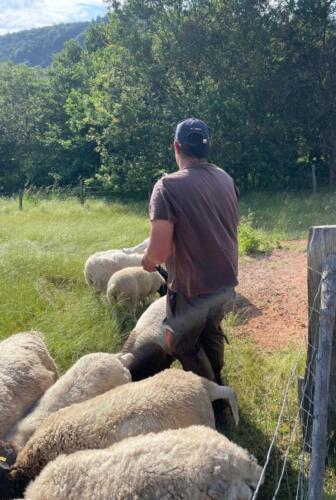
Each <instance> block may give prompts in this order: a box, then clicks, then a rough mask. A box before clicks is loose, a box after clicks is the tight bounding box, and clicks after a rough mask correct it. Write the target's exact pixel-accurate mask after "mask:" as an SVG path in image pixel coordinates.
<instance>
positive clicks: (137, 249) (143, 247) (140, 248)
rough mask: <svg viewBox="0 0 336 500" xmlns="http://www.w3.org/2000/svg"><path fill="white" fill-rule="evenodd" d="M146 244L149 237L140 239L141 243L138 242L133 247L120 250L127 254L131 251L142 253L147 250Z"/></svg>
mask: <svg viewBox="0 0 336 500" xmlns="http://www.w3.org/2000/svg"><path fill="white" fill-rule="evenodd" d="M148 244H149V238H147V239H145V240H144V241H142V242H141V243H139V244H138V245H136V246H135V247H130V248H123V249H122V250H123V252H125V253H127V254H131V253H142V254H143V253H144V252H145V250H147V248H148Z"/></svg>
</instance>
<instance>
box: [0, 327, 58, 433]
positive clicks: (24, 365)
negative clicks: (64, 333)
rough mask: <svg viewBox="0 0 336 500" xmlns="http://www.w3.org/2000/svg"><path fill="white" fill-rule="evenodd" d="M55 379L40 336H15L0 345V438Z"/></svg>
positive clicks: (47, 353)
mask: <svg viewBox="0 0 336 500" xmlns="http://www.w3.org/2000/svg"><path fill="white" fill-rule="evenodd" d="M57 378H58V373H57V368H56V366H55V363H54V361H53V360H52V358H51V357H50V355H49V352H48V349H47V346H46V345H45V343H44V340H43V336H42V334H41V333H39V332H29V333H26V332H25V333H18V334H16V335H11V336H10V337H8V338H7V339H6V340H4V341H2V342H1V343H0V438H3V437H4V436H5V434H6V433H7V432H8V431H9V429H11V427H12V426H13V425H14V424H15V423H16V422H17V421H18V420H19V419H20V418H21V417H22V416H23V415H24V414H25V413H26V412H27V411H28V410H29V408H30V407H31V406H32V405H33V404H34V403H35V402H36V401H37V400H38V399H39V398H40V397H41V396H42V395H43V394H44V393H45V391H46V390H47V389H48V388H49V387H50V386H51V385H52V384H53V383H54V382H55V381H56V380H57Z"/></svg>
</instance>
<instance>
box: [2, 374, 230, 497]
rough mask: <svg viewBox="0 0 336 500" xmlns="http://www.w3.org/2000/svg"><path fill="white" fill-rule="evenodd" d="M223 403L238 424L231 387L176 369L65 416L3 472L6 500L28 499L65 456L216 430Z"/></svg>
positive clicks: (53, 419) (42, 430)
mask: <svg viewBox="0 0 336 500" xmlns="http://www.w3.org/2000/svg"><path fill="white" fill-rule="evenodd" d="M221 398H223V399H227V400H228V401H229V403H230V404H231V408H232V412H233V415H234V416H235V420H236V422H238V406H237V402H236V398H235V394H234V392H233V390H232V389H231V388H230V387H225V386H219V385H217V384H215V383H214V382H210V381H209V380H207V379H204V378H201V377H199V376H197V375H195V374H193V373H191V372H184V371H182V370H176V369H170V370H165V371H164V372H162V373H159V374H158V375H155V376H154V377H151V378H148V379H146V380H142V381H140V382H133V383H131V384H125V385H122V386H120V387H117V388H115V389H113V390H111V391H108V392H106V393H104V394H102V395H100V396H97V397H96V398H93V399H90V400H88V401H85V402H83V403H78V404H75V405H72V406H70V407H68V408H64V409H62V410H59V411H58V412H56V413H53V414H52V415H50V416H49V417H48V418H47V419H46V420H44V422H43V423H42V424H41V426H40V427H39V428H38V429H37V430H36V431H35V433H34V434H33V436H32V437H31V438H30V440H29V441H28V443H27V444H26V446H25V448H23V450H21V451H20V452H19V454H18V456H17V459H16V462H15V464H14V466H13V467H12V468H11V470H10V471H9V474H8V471H3V474H2V478H0V479H1V480H0V498H16V497H18V496H20V495H22V493H23V491H24V489H25V487H26V485H27V484H28V483H29V481H30V480H32V479H34V477H35V476H37V475H38V474H39V473H40V471H41V470H42V469H43V468H44V467H45V466H46V465H47V463H48V462H50V461H52V460H54V459H55V458H56V457H57V456H58V455H60V454H63V453H65V454H70V453H74V452H75V451H78V450H83V449H94V448H107V447H108V446H111V445H112V444H114V443H117V442H119V441H121V440H123V439H125V438H126V437H130V436H136V435H139V434H147V433H149V432H160V431H162V430H166V429H178V428H181V427H189V426H190V425H206V426H209V427H212V428H214V427H215V421H214V415H213V410H212V406H211V402H212V401H214V400H216V399H221Z"/></svg>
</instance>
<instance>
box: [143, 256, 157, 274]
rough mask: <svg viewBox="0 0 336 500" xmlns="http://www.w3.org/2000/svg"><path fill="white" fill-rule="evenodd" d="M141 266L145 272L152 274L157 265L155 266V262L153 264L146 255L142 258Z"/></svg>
mask: <svg viewBox="0 0 336 500" xmlns="http://www.w3.org/2000/svg"><path fill="white" fill-rule="evenodd" d="M141 265H142V267H143V268H144V270H145V271H148V272H149V273H152V272H153V271H155V267H156V264H155V262H152V261H151V260H149V258H148V256H147V254H146V253H145V255H144V256H143V257H142V261H141Z"/></svg>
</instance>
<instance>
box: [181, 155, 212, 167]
mask: <svg viewBox="0 0 336 500" xmlns="http://www.w3.org/2000/svg"><path fill="white" fill-rule="evenodd" d="M206 163H208V159H207V158H201V159H199V158H181V160H180V164H179V170H185V169H186V168H191V167H198V166H200V165H205V164H206Z"/></svg>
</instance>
